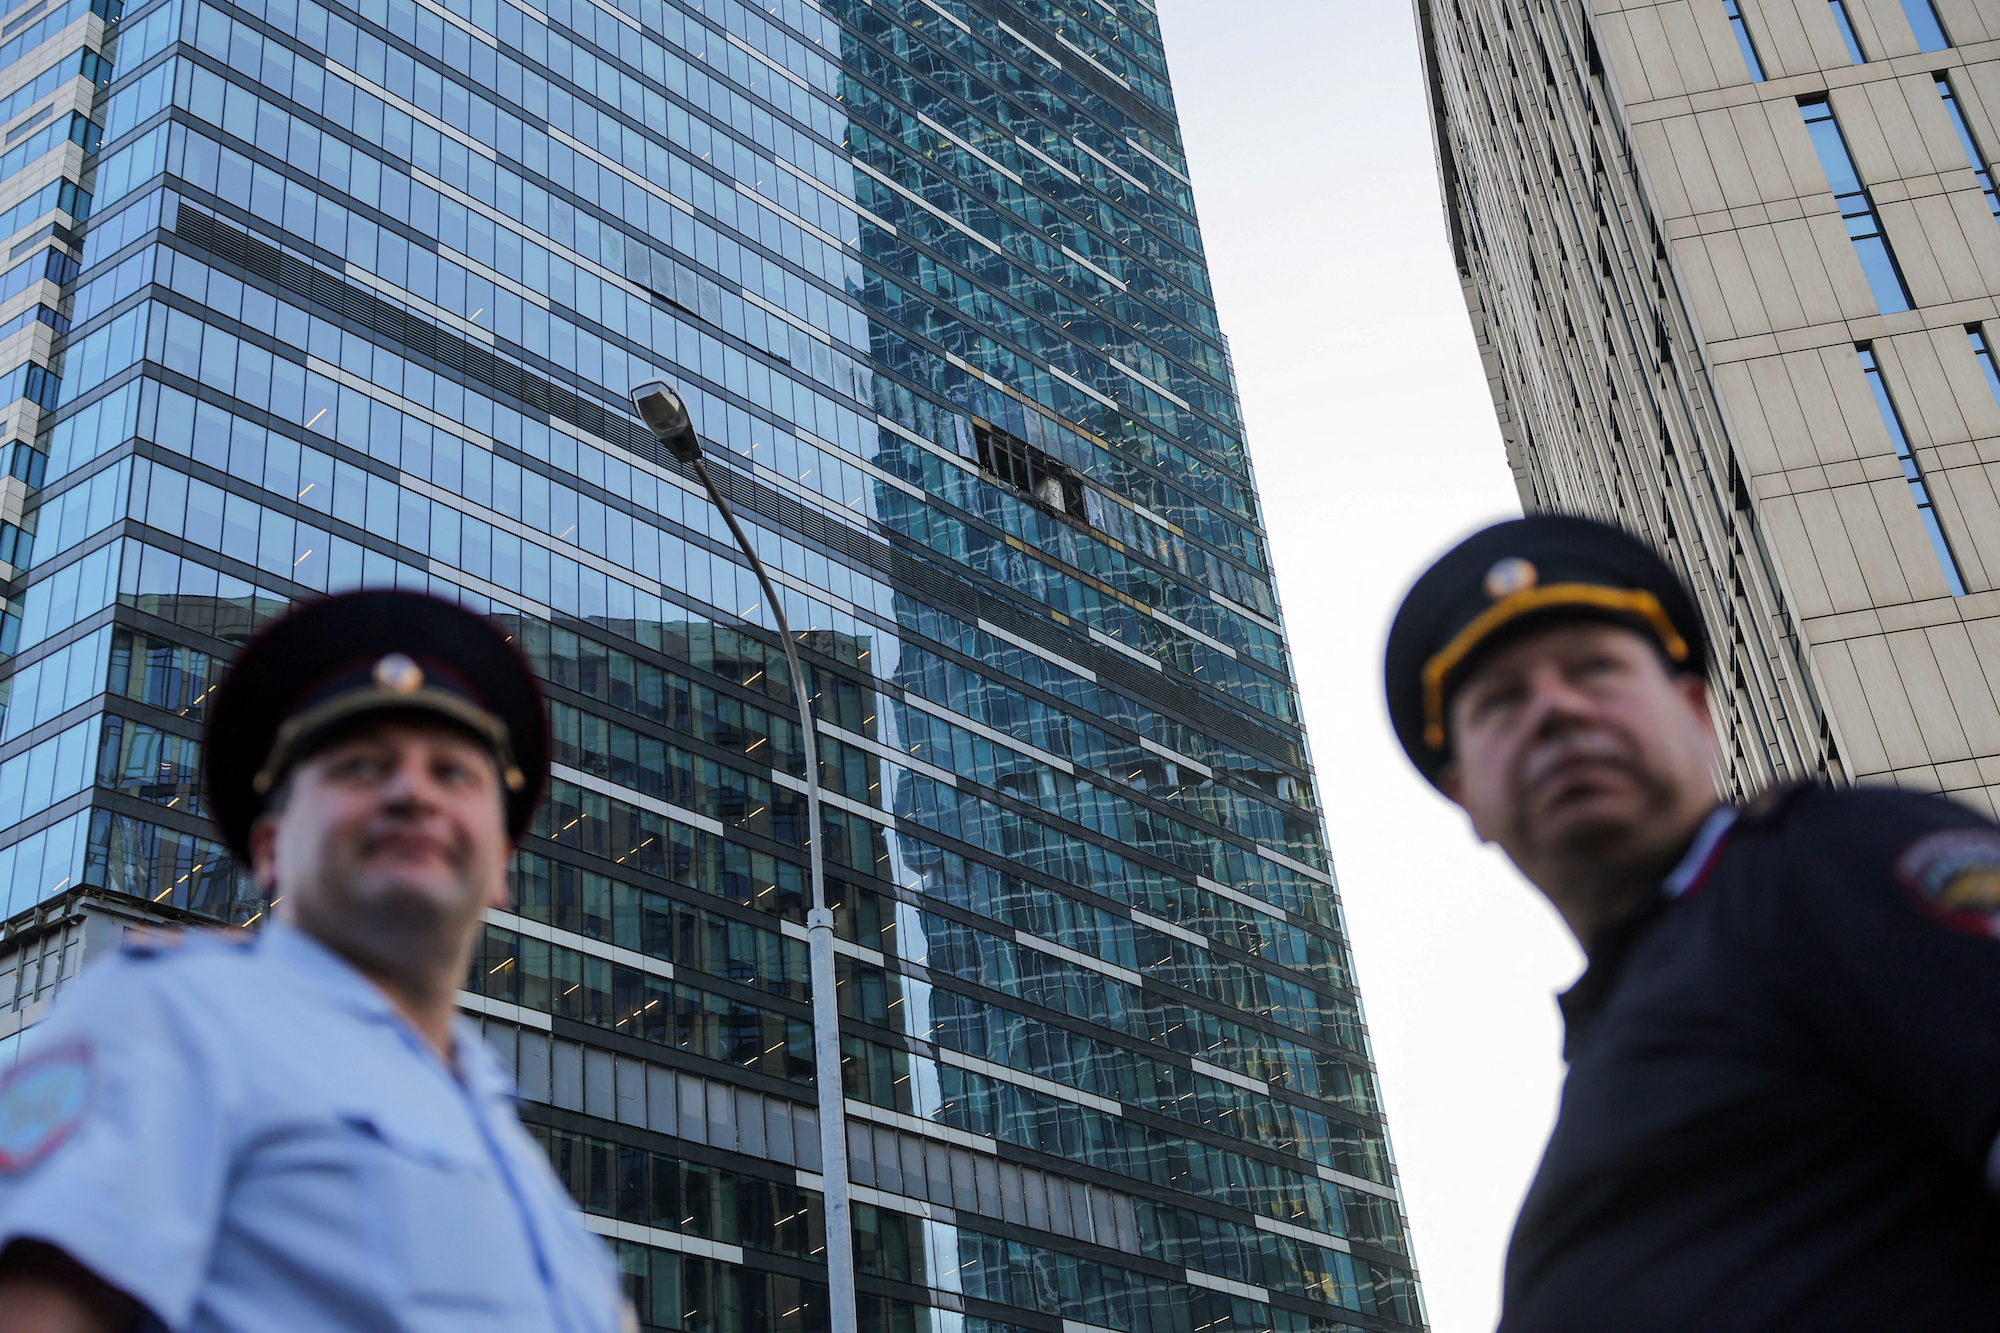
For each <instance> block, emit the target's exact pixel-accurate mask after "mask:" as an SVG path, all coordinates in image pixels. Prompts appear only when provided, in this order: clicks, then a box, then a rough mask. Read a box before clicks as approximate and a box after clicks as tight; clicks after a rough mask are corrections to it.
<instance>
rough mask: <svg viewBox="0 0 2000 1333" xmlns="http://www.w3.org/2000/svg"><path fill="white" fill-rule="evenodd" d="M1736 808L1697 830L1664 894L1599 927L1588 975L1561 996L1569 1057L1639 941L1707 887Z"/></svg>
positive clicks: (1717, 813)
mask: <svg viewBox="0 0 2000 1333" xmlns="http://www.w3.org/2000/svg"><path fill="white" fill-rule="evenodd" d="M1736 813H1737V812H1736V807H1735V806H1733V805H1718V806H1717V807H1716V808H1715V809H1714V810H1712V811H1710V812H1709V815H1708V818H1706V819H1704V820H1703V821H1702V822H1701V827H1700V828H1698V829H1696V830H1695V835H1694V838H1693V840H1692V841H1691V842H1689V843H1688V849H1687V851H1686V852H1685V853H1683V854H1682V856H1681V859H1680V863H1679V864H1678V865H1676V866H1675V867H1674V868H1673V870H1672V871H1670V872H1669V873H1668V875H1667V877H1666V878H1665V879H1664V880H1662V881H1661V882H1660V889H1659V892H1657V893H1653V894H1649V895H1647V897H1646V898H1645V899H1644V901H1642V902H1641V903H1640V904H1639V905H1638V906H1637V907H1635V908H1634V909H1633V910H1632V911H1631V912H1630V913H1628V914H1627V915H1625V916H1623V917H1621V918H1619V919H1618V920H1617V921H1614V922H1612V923H1611V924H1609V925H1607V926H1605V927H1604V928H1603V929H1601V930H1599V931H1598V932H1597V934H1596V935H1595V936H1594V937H1593V938H1592V939H1591V941H1590V945H1589V947H1588V949H1587V950H1586V954H1587V955H1588V958H1589V963H1588V965H1587V966H1586V967H1585V968H1584V971H1583V975H1582V976H1580V977H1578V978H1577V979H1576V982H1575V984H1574V985H1572V986H1571V987H1570V988H1569V989H1568V990H1566V991H1564V992H1563V993H1562V994H1561V995H1558V996H1557V997H1556V1003H1557V1004H1558V1005H1559V1006H1560V1007H1561V1009H1562V1015H1563V1058H1564V1059H1565V1060H1567V1059H1569V1058H1570V1054H1571V1049H1572V1047H1573V1045H1574V1043H1575V1041H1576V1039H1577V1038H1578V1037H1579V1036H1581V1034H1582V1033H1583V1031H1584V1030H1585V1029H1586V1028H1588V1027H1589V1025H1590V1022H1591V1020H1592V1019H1593V1018H1595V1017H1596V1016H1597V1014H1598V1013H1599V1011H1601V1010H1602V1009H1603V1008H1604V1006H1605V1005H1606V1004H1607V1003H1609V1002H1610V999H1611V992H1612V991H1613V990H1614V989H1616V988H1617V985H1618V978H1619V977H1620V976H1621V975H1623V973H1624V970H1625V963H1626V960H1627V959H1628V958H1630V957H1631V955H1632V952H1633V950H1635V949H1636V948H1638V947H1639V942H1640V941H1641V940H1643V939H1644V938H1645V937H1646V936H1647V935H1649V934H1651V933H1652V930H1653V928H1654V927H1655V926H1657V925H1658V924H1659V923H1660V920H1661V918H1662V917H1664V916H1665V915H1666V914H1667V911H1668V909H1669V908H1671V907H1673V906H1674V904H1675V903H1677V902H1679V901H1681V900H1682V899H1684V898H1686V897H1688V896H1690V895H1691V894H1693V893H1695V892H1696V891H1697V890H1699V889H1700V888H1701V885H1702V882H1703V881H1704V880H1705V879H1707V877H1708V873H1709V871H1711V870H1712V869H1714V867H1715V862H1716V858H1717V857H1718V856H1719V855H1720V854H1721V851H1722V845H1723V842H1724V839H1725V838H1726V837H1727V835H1728V833H1729V830H1730V829H1731V828H1732V827H1734V825H1735V823H1736Z"/></svg>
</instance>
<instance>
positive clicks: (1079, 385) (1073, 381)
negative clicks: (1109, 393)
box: [1048, 283, 1124, 411]
mask: <svg viewBox="0 0 2000 1333" xmlns="http://www.w3.org/2000/svg"><path fill="white" fill-rule="evenodd" d="M1119 286H1120V287H1121V288H1122V287H1123V286H1124V284H1123V283H1120V284H1119ZM1048 371H1049V374H1051V375H1054V376H1055V377H1056V378H1057V379H1059V380H1061V381H1062V382H1063V383H1064V384H1067V385H1069V387H1070V388H1072V389H1075V390H1076V391H1077V392H1078V393H1081V394H1084V395H1086V396H1088V397H1091V398H1095V399H1096V400H1097V401H1098V402H1099V403H1101V404H1103V405H1104V406H1105V407H1108V408H1111V409H1113V410H1114V411H1115V410H1116V409H1117V407H1118V404H1117V403H1116V402H1115V401H1113V400H1112V399H1110V398H1106V397H1105V396H1104V395H1103V394H1102V393H1100V392H1098V390H1097V386H1095V385H1092V384H1085V383H1084V382H1083V381H1082V380H1080V379H1078V378H1077V377H1076V376H1074V375H1072V374H1070V373H1069V372H1068V371H1066V370H1064V369H1063V368H1062V367H1061V366H1050V367H1049V368H1048Z"/></svg>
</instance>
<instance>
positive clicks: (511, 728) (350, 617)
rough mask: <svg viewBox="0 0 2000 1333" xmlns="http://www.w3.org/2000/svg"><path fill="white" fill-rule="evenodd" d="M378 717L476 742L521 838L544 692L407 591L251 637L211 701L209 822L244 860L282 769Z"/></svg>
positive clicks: (475, 635) (307, 610)
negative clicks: (485, 750)
mask: <svg viewBox="0 0 2000 1333" xmlns="http://www.w3.org/2000/svg"><path fill="white" fill-rule="evenodd" d="M374 713H422V714H428V715H430V716H432V717H438V718H442V719H443V720H445V721H447V722H450V723H452V724H453V725H455V726H457V727H459V728H461V729H462V730H464V731H466V732H468V733H470V734H471V735H473V736H476V737H478V738H479V739H480V740H482V741H484V742H485V743H486V744H487V745H488V746H489V747H490V748H491V749H492V751H493V755H494V758H495V759H496V760H497V761H498V763H499V765H500V773H501V776H502V778H503V780H504V781H505V783H506V786H507V831H508V834H509V835H510V836H512V837H514V838H516V839H518V838H520V836H521V835H522V834H523V833H524V832H526V831H527V827H528V821H529V820H530V819H531V818H532V817H533V816H534V812H535V805H536V803H537V802H538V801H540V800H541V796H542V788H543V786H544V785H546V783H547V781H548V776H549V731H548V720H547V716H546V713H545V712H544V710H543V707H542V691H541V687H540V686H539V685H537V684H536V683H535V677H534V673H533V672H532V671H530V670H529V669H528V664H527V663H526V662H525V661H523V660H522V658H521V655H520V653H518V652H517V651H515V649H514V645H513V644H511V643H510V642H508V640H507V637H506V636H505V635H504V634H502V633H501V632H500V628H499V627H498V626H497V625H495V624H494V623H493V622H492V621H490V620H488V619H486V618H485V617H484V616H479V615H475V614H473V613H472V612H470V611H467V610H465V609H464V608H463V607H459V606H455V605H453V604H452V603H450V602H445V601H440V600H439V599H437V598H435V597H426V596H423V595H421V594H418V593H409V592H388V591H383V592H355V593H346V594H343V595H341V596H338V597H329V598H326V599H325V600H323V601H318V602H311V603H308V604H306V605H305V606H302V607H300V608H298V609H297V610H295V611H293V612H292V613H290V614H289V615H287V616H285V617H283V618H282V619H280V620H278V621H277V622H276V623H274V624H272V625H271V626H270V627H269V628H267V629H266V630H265V631H264V632H263V633H262V634H260V635H258V636H257V637H256V638H255V639H252V640H251V641H250V643H249V644H248V645H247V646H245V648H244V649H243V651H242V652H241V653H240V654H238V655H237V658H236V661H235V664H234V665H233V666H232V667H231V668H230V671H229V674H228V676H227V677H226V678H225V679H224V680H223V682H222V685H221V687H220V689H219V690H218V691H217V692H216V695H215V699H214V702H213V704H212V705H211V707H210V709H209V715H208V728H207V734H206V737H205V738H204V744H203V751H204V755H205V758H206V760H207V767H206V778H207V789H208V801H209V812H210V814H211V815H212V816H213V818H214V820H215V824H216V828H217V830H218V831H219V832H220V833H221V834H222V840H223V841H224V842H225V843H227V844H228V845H229V849H230V850H231V851H232V852H234V853H235V854H236V855H237V856H238V857H239V858H241V859H242V861H243V863H244V864H246V865H247V864H248V861H249V855H250V828H251V826H252V825H253V824H255V823H256V822H257V817H258V816H259V815H260V814H262V813H263V811H264V804H265V801H266V800H267V799H268V798H269V797H270V795H271V793H272V792H273V791H275V790H277V788H278V786H279V785H280V784H281V783H282V782H283V781H284V778H285V774H286V772H287V770H289V769H290V768H291V767H292V765H294V764H296V763H297V762H298V761H299V760H301V759H304V758H306V757H307V756H309V755H310V754H312V752H313V751H314V750H315V749H317V748H318V746H319V745H320V743H321V742H323V741H325V740H326V739H328V737H330V736H331V735H332V734H333V732H334V731H335V730H336V729H337V728H339V727H342V726H344V725H345V724H347V723H350V722H353V721H355V720H356V719H358V718H362V717H365V716H368V715H370V714H374Z"/></svg>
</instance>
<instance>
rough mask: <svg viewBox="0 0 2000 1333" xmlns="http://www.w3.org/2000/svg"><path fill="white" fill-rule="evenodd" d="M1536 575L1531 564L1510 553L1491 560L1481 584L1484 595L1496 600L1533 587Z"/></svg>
mask: <svg viewBox="0 0 2000 1333" xmlns="http://www.w3.org/2000/svg"><path fill="white" fill-rule="evenodd" d="M1537 577H1538V575H1537V573H1536V570H1535V567H1534V566H1533V565H1532V564H1530V563H1529V562H1528V561H1526V560H1523V559H1522V558H1521V557H1520V556H1518V555H1510V556H1507V557H1506V558H1505V559H1501V560H1496V561H1494V562H1493V568H1491V569H1489V570H1487V571H1486V582H1485V584H1484V585H1483V586H1484V587H1485V589H1486V595H1487V596H1488V597H1490V598H1492V599H1493V600H1494V601H1496V602H1498V601H1502V600H1504V599H1506V598H1509V597H1512V596H1513V595H1514V594H1516V593H1522V592H1526V591H1527V590H1528V589H1530V588H1532V587H1534V586H1535V579H1536V578H1537Z"/></svg>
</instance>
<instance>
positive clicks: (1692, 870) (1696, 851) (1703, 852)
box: [1660, 805, 1737, 898]
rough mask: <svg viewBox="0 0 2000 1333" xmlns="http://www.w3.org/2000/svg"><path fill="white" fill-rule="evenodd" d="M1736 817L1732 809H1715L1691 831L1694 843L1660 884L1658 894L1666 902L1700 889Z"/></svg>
mask: <svg viewBox="0 0 2000 1333" xmlns="http://www.w3.org/2000/svg"><path fill="white" fill-rule="evenodd" d="M1736 814H1737V811H1736V807H1735V806H1733V805H1718V806H1716V807H1715V809H1713V810H1711V811H1709V813H1708V818H1707V819H1704V820H1702V821H1701V827H1700V828H1699V829H1696V830H1695V835H1694V841H1693V842H1691V843H1689V844H1688V849H1687V854H1686V855H1685V856H1683V857H1681V863H1680V864H1679V865H1677V866H1675V867H1674V868H1673V871H1672V873H1670V874H1669V875H1668V876H1667V877H1666V878H1665V879H1664V880H1662V881H1661V882H1660V891H1661V892H1662V893H1665V894H1666V895H1667V897H1669V898H1685V897H1686V896H1687V895H1688V894H1690V893H1692V892H1694V891H1695V890H1696V889H1698V888H1700V887H1701V882H1702V880H1704V879H1705V878H1707V876H1708V872H1709V870H1710V868H1711V867H1713V866H1714V864H1715V857H1716V853H1718V852H1719V851H1721V850H1722V839H1723V838H1724V837H1725V836H1726V835H1727V834H1728V832H1729V830H1730V829H1731V828H1733V827H1735V825H1736Z"/></svg>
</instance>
